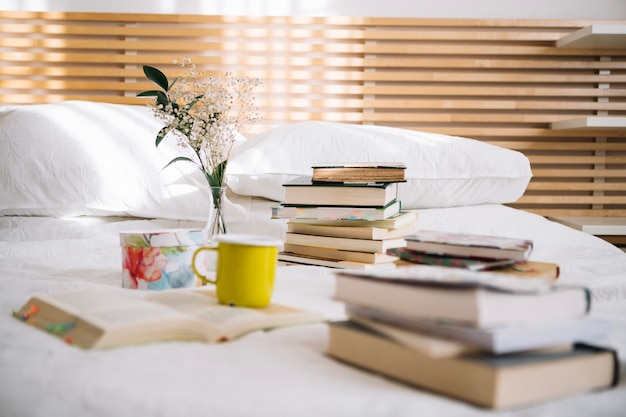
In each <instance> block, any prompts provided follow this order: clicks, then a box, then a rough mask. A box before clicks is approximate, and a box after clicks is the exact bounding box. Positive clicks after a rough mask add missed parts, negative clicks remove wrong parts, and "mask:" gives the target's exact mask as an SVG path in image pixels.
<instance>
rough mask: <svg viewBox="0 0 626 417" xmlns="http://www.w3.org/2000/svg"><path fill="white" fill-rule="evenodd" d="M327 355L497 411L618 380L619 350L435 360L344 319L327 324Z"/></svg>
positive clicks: (581, 348)
mask: <svg viewBox="0 0 626 417" xmlns="http://www.w3.org/2000/svg"><path fill="white" fill-rule="evenodd" d="M326 352H327V354H328V355H329V356H331V357H333V358H335V359H338V360H341V361H343V362H345V363H348V364H352V365H355V366H358V367H359V368H362V369H366V370H369V371H373V372H377V373H379V374H381V375H385V376H388V377H390V378H394V379H396V380H399V381H402V382H405V383H408V384H412V385H415V386H417V387H420V388H425V389H427V390H430V391H433V392H438V393H440V394H443V395H447V396H450V397H453V398H457V399H459V400H463V401H467V402H469V403H472V404H475V405H478V406H481V407H486V408H494V409H501V408H511V407H520V406H524V405H529V404H534V403H539V402H543V401H547V400H551V399H555V398H560V397H564V396H567V395H574V394H579V393H582V392H587V391H592V390H599V389H607V388H611V387H614V386H616V385H617V384H618V382H619V358H618V356H617V352H616V351H615V350H613V349H610V348H606V347H601V346H595V345H590V344H575V345H574V346H573V347H572V348H571V349H562V350H558V349H557V350H554V351H547V352H545V351H538V352H523V353H518V354H508V355H493V354H487V353H485V354H476V353H474V354H472V353H468V354H465V355H461V356H458V357H443V358H433V357H431V356H429V355H428V354H425V353H423V352H422V351H420V350H418V349H414V348H412V347H410V346H406V345H404V344H401V343H398V342H397V341H395V340H394V339H392V338H390V337H388V336H386V335H385V334H383V333H380V332H377V331H375V330H373V329H370V328H367V327H365V326H362V325H359V324H358V323H355V322H352V321H341V322H331V323H330V324H329V340H328V345H327V349H326ZM477 381H480V382H478V383H477Z"/></svg>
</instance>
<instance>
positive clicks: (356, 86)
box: [0, 11, 626, 216]
mask: <svg viewBox="0 0 626 417" xmlns="http://www.w3.org/2000/svg"><path fill="white" fill-rule="evenodd" d="M592 24H595V25H596V26H594V27H596V28H599V29H608V31H609V32H610V33H613V32H616V33H617V35H613V34H609V35H605V36H603V37H602V38H601V40H600V42H601V43H600V44H598V45H599V47H598V46H594V45H586V46H585V47H572V46H567V45H562V46H560V47H559V46H557V41H559V40H560V39H563V38H564V37H566V36H567V35H570V34H572V33H575V32H577V31H579V30H581V29H582V28H585V27H588V26H589V25H592ZM625 26H626V21H608V22H607V21H604V22H598V21H586V20H576V21H571V20H569V21H565V20H549V21H548V20H477V19H471V20H467V19H417V18H410V19H409V18H407V19H392V18H349V17H343V18H342V17H328V18H314V17H233V16H195V15H194V16H191V15H144V14H108V13H64V12H41V13H39V12H8V11H0V104H28V103H49V102H56V101H61V100H91V101H105V102H111V103H127V104H128V103H133V104H142V103H144V101H143V100H142V99H138V98H136V97H135V95H136V93H137V92H139V91H143V90H146V89H149V88H152V87H151V84H150V83H149V82H148V81H147V80H146V79H145V78H144V76H143V73H142V71H141V65H142V64H148V65H153V66H158V67H159V68H161V69H163V70H165V71H166V72H167V73H168V75H172V76H173V75H176V73H177V71H178V70H179V69H178V68H177V67H176V66H175V65H174V64H173V61H174V59H176V58H181V57H184V56H188V57H191V58H192V60H193V62H194V63H196V64H197V65H199V66H201V67H203V68H205V69H207V70H208V71H209V72H216V73H222V72H224V71H231V72H234V73H240V74H247V75H251V76H256V77H259V78H261V80H262V82H263V86H262V88H261V89H260V90H259V91H258V94H257V95H256V96H257V103H258V105H259V107H260V110H261V111H262V112H263V113H264V116H265V119H264V122H263V123H262V124H259V125H258V126H257V127H256V129H257V130H256V131H261V130H266V129H269V128H272V127H274V126H278V125H281V124H284V123H289V122H295V121H303V120H327V121H336V122H345V123H356V124H380V125H388V126H397V127H403V128H407V129H416V130H424V131H429V132H437V133H443V134H449V135H458V136H465V137H471V138H475V139H479V140H483V141H486V142H489V143H493V144H497V145H500V146H503V147H506V148H510V149H515V150H519V151H521V152H524V153H525V154H526V155H527V156H528V157H529V159H530V160H531V163H532V167H533V173H534V178H533V180H532V181H531V183H530V185H529V187H528V191H527V192H526V194H525V195H524V196H523V197H522V198H521V199H520V200H519V201H518V202H516V203H514V204H511V205H512V206H514V207H517V208H522V209H526V210H530V211H533V212H536V213H539V214H543V215H595V216H626V40H625V39H626V38H624V36H625V35H623V34H622V35H621V37H620V35H619V33H620V32H622V33H623V28H624V27H625ZM562 42H563V41H559V44H561V43H562ZM574 46H575V45H574ZM572 120H573V121H572ZM594 126H599V127H594ZM252 133H254V132H252Z"/></svg>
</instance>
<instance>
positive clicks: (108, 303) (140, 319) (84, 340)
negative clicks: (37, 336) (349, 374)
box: [13, 289, 324, 349]
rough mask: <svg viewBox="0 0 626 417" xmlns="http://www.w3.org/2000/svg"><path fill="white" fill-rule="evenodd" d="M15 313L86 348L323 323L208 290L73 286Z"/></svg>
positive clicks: (310, 315) (224, 337) (217, 338)
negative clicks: (139, 291) (232, 302)
mask: <svg viewBox="0 0 626 417" xmlns="http://www.w3.org/2000/svg"><path fill="white" fill-rule="evenodd" d="M13 315H14V316H15V317H16V318H18V319H20V320H22V321H24V322H25V323H26V324H29V325H32V326H35V327H37V328H39V329H41V330H43V331H46V332H48V333H50V334H51V335H53V336H57V337H59V338H61V339H62V340H63V341H65V342H67V343H69V344H73V345H76V346H79V347H81V348H85V349H91V348H110V347H115V346H121V345H129V344H137V343H148V342H163V341H174V340H176V341H200V342H207V343H218V342H225V341H229V340H233V339H236V338H239V337H241V336H243V335H245V334H247V333H250V332H253V331H258V330H269V329H274V328H278V327H283V326H292V325H298V324H308V323H319V322H322V321H324V317H323V315H322V314H321V313H318V312H314V311H305V310H299V309H295V308H291V307H287V306H282V305H278V304H271V305H270V306H269V307H266V308H258V309H255V308H245V307H233V306H227V305H222V304H219V303H218V301H217V298H216V296H215V293H214V292H213V291H210V290H205V289H173V290H164V291H151V292H149V294H148V295H147V296H145V297H139V296H136V295H135V294H133V295H131V294H128V293H125V292H122V291H114V290H94V289H85V290H67V291H60V292H51V293H45V294H39V295H35V296H33V297H32V298H31V299H30V300H29V301H28V302H27V303H26V304H24V306H23V307H22V308H20V309H19V310H18V311H16V312H14V313H13Z"/></svg>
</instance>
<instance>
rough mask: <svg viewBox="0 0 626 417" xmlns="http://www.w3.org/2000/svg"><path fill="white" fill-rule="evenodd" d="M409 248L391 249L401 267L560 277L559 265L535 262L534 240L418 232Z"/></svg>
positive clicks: (410, 240) (527, 276) (411, 239)
mask: <svg viewBox="0 0 626 417" xmlns="http://www.w3.org/2000/svg"><path fill="white" fill-rule="evenodd" d="M406 242H407V244H406V246H404V247H400V248H391V249H389V250H388V251H387V254H388V255H392V256H397V257H398V258H399V259H400V261H401V262H399V264H422V265H438V266H446V267H454V268H463V269H469V270H472V271H488V270H497V271H498V272H500V273H507V274H512V275H519V276H522V277H526V278H552V279H554V280H556V279H557V278H558V277H559V273H560V268H559V265H558V264H556V263H552V262H539V261H531V260H529V257H530V255H531V253H532V250H533V241H532V240H529V239H518V238H511V237H505V236H490V235H480V234H470V233H452V232H444V231H437V230H418V231H416V232H415V233H413V234H412V235H410V236H407V237H406Z"/></svg>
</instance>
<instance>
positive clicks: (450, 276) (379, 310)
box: [327, 265, 619, 408]
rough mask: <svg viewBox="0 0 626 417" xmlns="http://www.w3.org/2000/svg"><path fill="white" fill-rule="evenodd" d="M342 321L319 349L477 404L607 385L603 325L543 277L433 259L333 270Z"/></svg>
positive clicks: (575, 293) (608, 358) (610, 362)
mask: <svg viewBox="0 0 626 417" xmlns="http://www.w3.org/2000/svg"><path fill="white" fill-rule="evenodd" d="M335 291H336V292H335V299H337V300H339V301H341V302H343V303H345V305H346V313H347V318H348V319H347V320H344V321H335V322H331V323H330V324H329V329H330V334H329V342H328V346H327V354H328V355H330V356H331V357H334V358H336V359H339V360H341V361H344V362H346V363H349V364H352V365H355V366H358V367H360V368H363V369H366V370H369V371H373V372H376V373H379V374H380V375H383V376H386V377H390V378H392V379H395V380H399V381H401V382H404V383H408V384H412V385H415V386H417V387H420V388H424V389H427V390H429V391H433V392H436V393H439V394H443V395H447V396H450V397H453V398H456V399H459V400H463V401H467V402H469V403H473V404H475V405H478V406H481V407H487V408H508V407H519V406H523V405H527V404H532V403H537V402H542V401H547V400H550V399H553V398H558V397H562V396H566V395H573V394H578V393H582V392H585V391H592V390H596V389H604V388H608V387H611V386H614V385H615V384H616V383H617V381H618V379H619V378H618V372H619V361H618V360H617V354H616V352H615V351H614V350H613V349H611V348H610V347H606V346H605V347H603V346H602V343H604V342H605V340H606V338H607V336H608V335H609V332H610V328H609V325H608V323H607V322H605V321H603V320H600V319H596V318H592V317H590V316H589V315H588V312H589V309H590V303H591V297H590V293H589V290H588V289H586V288H584V287H578V286H559V285H556V284H555V281H554V280H553V279H551V278H540V277H538V278H532V279H528V278H522V277H518V276H514V275H510V274H502V273H498V272H485V271H471V270H467V269H463V268H450V267H445V266H433V265H406V266H398V267H397V268H395V269H389V270H382V271H349V270H342V271H338V272H337V273H336V290H335Z"/></svg>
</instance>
